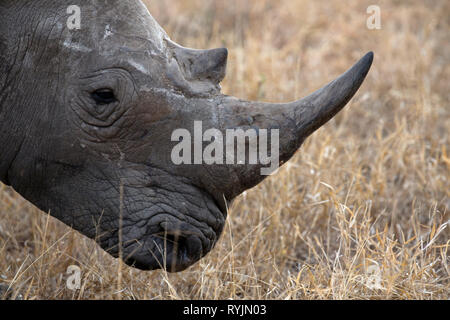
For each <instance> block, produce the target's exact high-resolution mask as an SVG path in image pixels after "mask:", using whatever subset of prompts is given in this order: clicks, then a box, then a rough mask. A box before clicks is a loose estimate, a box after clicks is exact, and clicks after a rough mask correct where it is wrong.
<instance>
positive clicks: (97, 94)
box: [91, 89, 117, 105]
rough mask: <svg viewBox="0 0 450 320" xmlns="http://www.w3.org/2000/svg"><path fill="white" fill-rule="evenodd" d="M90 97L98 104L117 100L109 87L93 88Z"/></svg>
mask: <svg viewBox="0 0 450 320" xmlns="http://www.w3.org/2000/svg"><path fill="white" fill-rule="evenodd" d="M91 97H92V99H94V101H95V102H96V103H97V104H99V105H104V104H110V103H113V102H116V101H117V99H116V96H115V95H114V91H112V90H111V89H99V90H95V91H94V92H92V93H91Z"/></svg>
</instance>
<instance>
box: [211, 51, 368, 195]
mask: <svg viewBox="0 0 450 320" xmlns="http://www.w3.org/2000/svg"><path fill="white" fill-rule="evenodd" d="M372 61H373V53H372V52H369V53H367V54H366V55H365V56H364V57H363V58H362V59H361V60H360V61H358V62H357V63H356V64H355V65H354V66H353V67H352V68H350V69H349V70H348V71H347V72H345V73H344V74H342V75H341V76H340V77H339V78H337V79H336V80H334V81H332V82H330V83H329V84H328V85H326V86H325V87H323V88H321V89H319V90H317V91H316V92H314V93H312V94H311V95H309V96H307V97H306V98H303V99H301V100H298V101H296V102H292V103H287V104H272V103H260V102H249V101H243V100H238V99H235V98H232V97H226V98H224V100H223V101H222V103H221V104H220V107H219V108H220V114H221V116H222V129H223V131H225V130H226V129H236V128H243V129H246V128H256V129H258V130H259V129H279V160H280V163H281V164H282V163H284V162H286V161H287V160H289V159H290V158H291V157H292V156H293V155H294V153H295V152H296V151H297V149H298V148H299V147H300V146H301V144H302V143H303V142H304V141H305V139H306V138H307V137H308V136H309V135H311V134H312V133H313V132H314V131H315V130H317V129H318V128H320V127H321V126H322V125H324V124H325V123H326V122H328V121H329V120H330V119H331V118H333V117H334V116H335V115H336V114H337V113H338V112H339V111H340V110H341V109H342V108H343V107H344V106H345V105H346V104H347V103H348V102H349V100H350V99H351V98H352V97H353V95H354V94H355V93H356V91H357V90H358V89H359V87H360V86H361V84H362V82H363V81H364V79H365V77H366V75H367V73H368V72H369V69H370V67H371V65H372ZM269 150H270V147H269ZM262 167H264V165H261V164H258V165H231V168H230V166H229V169H232V171H233V175H234V176H235V178H237V179H236V180H239V183H238V185H239V186H238V187H237V186H236V185H233V187H232V188H228V189H227V190H226V191H227V192H225V194H226V195H227V198H228V199H230V198H234V197H235V196H236V195H237V194H239V193H241V192H242V191H244V190H246V189H248V188H250V187H253V186H255V185H256V184H258V183H259V182H260V181H262V180H263V179H264V178H265V176H263V175H261V171H260V169H261V168H262ZM227 193H228V194H227Z"/></svg>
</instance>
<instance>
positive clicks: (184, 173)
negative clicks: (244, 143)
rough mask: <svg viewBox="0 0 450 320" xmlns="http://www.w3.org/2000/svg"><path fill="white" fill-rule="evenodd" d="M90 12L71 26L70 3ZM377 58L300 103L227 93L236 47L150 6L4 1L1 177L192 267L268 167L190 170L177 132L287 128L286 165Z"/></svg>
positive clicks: (138, 263) (137, 247)
mask: <svg viewBox="0 0 450 320" xmlns="http://www.w3.org/2000/svg"><path fill="white" fill-rule="evenodd" d="M74 4H75V5H78V6H79V7H80V8H81V13H82V23H81V30H69V29H68V28H67V25H66V22H67V19H68V17H69V15H68V14H67V11H66V10H67V7H68V6H69V5H74ZM372 59H373V55H372V53H369V54H367V55H366V56H365V57H364V58H362V59H361V60H360V61H359V62H358V63H357V64H356V65H355V66H354V67H353V68H351V69H350V70H349V71H347V72H346V73H345V74H343V75H342V76H341V77H339V78H338V79H336V80H335V81H333V82H331V83H330V84H328V85H327V86H325V87H324V88H322V89H320V90H318V91H316V92H315V93H313V94H312V95H310V96H308V97H306V98H304V99H302V100H299V101H297V102H293V103H289V104H268V103H258V102H248V101H242V100H238V99H236V98H233V97H228V96H224V95H222V94H221V93H220V86H219V83H220V81H221V80H222V79H223V78H224V76H225V70H226V63H227V50H226V49H214V50H192V49H186V48H183V47H181V46H179V45H177V44H176V43H174V42H172V41H171V40H170V39H169V37H168V35H167V34H166V33H165V32H164V31H163V30H162V28H161V27H160V26H159V25H158V24H157V22H156V21H155V20H154V19H153V18H152V16H151V15H150V14H149V12H148V11H147V9H146V7H145V6H144V4H143V3H142V2H141V1H139V0H127V1H125V0H108V1H106V0H89V1H87V0H75V1H72V0H70V1H65V0H59V1H56V0H54V1H50V0H42V1H26V0H14V1H12V0H0V133H1V135H0V146H1V148H2V150H1V154H0V179H1V181H3V182H4V183H6V184H8V185H11V186H12V187H13V188H14V189H15V190H17V191H18V192H19V193H20V194H21V195H23V196H24V197H25V198H26V199H28V200H29V201H31V202H32V203H33V204H35V205H36V206H37V207H38V208H40V209H41V210H43V211H46V212H50V213H51V215H53V216H54V217H56V218H58V219H59V220H61V221H63V222H64V223H66V224H67V225H69V226H71V227H73V228H75V229H76V230H78V231H80V232H81V233H83V234H84V235H86V236H88V237H90V238H92V239H95V240H96V241H97V242H98V243H99V244H100V245H101V247H102V248H103V249H105V250H106V251H107V252H109V253H110V254H111V255H113V256H114V257H118V256H120V257H122V258H123V259H124V261H125V262H126V263H128V264H129V265H133V266H135V267H137V268H140V269H146V270H152V269H158V268H165V269H166V270H168V271H181V270H184V269H186V268H187V267H189V266H190V265H192V264H193V263H195V262H196V261H198V260H199V259H200V258H202V257H203V256H205V255H206V254H207V253H208V252H209V251H210V250H211V249H212V248H213V247H214V245H215V243H216V242H217V240H218V238H219V236H220V234H221V232H222V229H223V227H224V223H225V219H226V214H227V212H226V208H227V205H229V204H230V202H231V201H232V200H233V198H235V197H236V196H237V195H239V194H240V193H242V192H243V191H244V190H246V189H248V188H251V187H253V186H255V185H256V184H258V183H259V182H261V181H262V180H263V179H264V178H265V176H261V175H260V168H261V165H179V166H176V165H174V164H173V163H172V161H171V159H170V154H171V150H172V148H173V147H174V146H175V145H176V144H177V142H171V134H172V132H173V131H174V130H175V129H177V128H186V129H188V130H191V132H192V130H193V124H194V121H199V120H201V121H203V128H204V130H206V129H209V128H217V129H219V130H221V131H222V132H225V130H226V129H230V128H242V129H244V130H246V129H248V128H257V129H258V128H259V129H279V130H280V162H281V163H284V162H286V161H287V160H289V158H290V157H291V156H292V155H293V154H294V153H295V151H296V150H297V149H298V148H299V147H300V146H301V144H302V143H303V141H304V140H305V139H306V138H307V137H308V136H309V135H310V134H311V133H313V132H314V131H315V130H316V129H318V128H319V127H320V126H322V125H323V124H324V123H326V122H327V121H328V120H330V119H331V118H332V117H333V116H334V115H335V114H336V113H338V112H339V111H340V110H341V109H342V108H343V107H344V106H345V105H346V103H347V102H348V101H349V100H350V99H351V97H352V96H353V95H354V94H355V93H356V91H357V90H358V88H359V86H360V85H361V83H362V82H363V80H364V78H365V76H366V74H367V73H368V71H369V68H370V66H371V63H372Z"/></svg>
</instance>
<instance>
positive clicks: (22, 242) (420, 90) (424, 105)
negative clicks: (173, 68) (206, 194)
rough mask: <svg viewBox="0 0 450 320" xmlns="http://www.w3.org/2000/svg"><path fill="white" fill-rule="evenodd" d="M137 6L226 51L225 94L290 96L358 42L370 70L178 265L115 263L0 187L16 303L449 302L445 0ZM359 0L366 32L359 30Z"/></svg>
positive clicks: (344, 59)
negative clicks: (371, 22) (211, 245)
mask: <svg viewBox="0 0 450 320" xmlns="http://www.w3.org/2000/svg"><path fill="white" fill-rule="evenodd" d="M147 2H148V3H149V7H150V10H151V12H152V13H153V15H154V16H155V18H156V19H157V20H158V21H159V22H160V23H161V24H162V25H163V27H164V28H165V29H166V30H167V31H168V33H169V34H170V35H171V36H172V38H173V39H174V40H176V41H178V42H180V43H182V44H183V45H185V46H191V47H198V48H205V47H207V48H212V47H218V46H226V47H228V48H229V49H230V54H231V56H230V61H229V69H228V76H227V78H226V80H225V82H224V85H223V87H224V91H225V92H226V93H227V94H232V95H236V96H239V97H241V98H249V99H258V100H266V101H289V100H293V99H296V98H299V97H301V96H304V95H306V94H308V93H310V92H311V91H313V90H314V89H317V88H318V87H320V86H321V85H322V84H324V83H325V82H327V81H329V80H331V79H333V78H334V77H335V76H337V75H338V74H340V73H341V72H343V71H344V70H345V69H346V68H347V67H349V66H350V65H352V63H353V62H355V61H356V60H357V59H358V58H359V57H361V56H362V55H363V54H364V53H365V52H367V51H369V50H373V51H374V52H375V62H374V66H373V69H372V70H371V72H370V74H369V77H368V79H367V81H366V82H365V84H364V86H363V87H362V88H361V90H360V92H359V93H358V94H357V96H356V97H355V98H354V99H353V100H352V102H351V103H350V105H349V106H348V107H347V108H346V110H345V111H344V112H342V113H341V114H340V115H339V116H338V117H337V118H336V119H335V120H333V121H332V122H330V123H329V124H327V125H326V126H325V127H324V128H322V129H321V130H319V131H318V132H317V133H315V134H314V135H313V136H312V137H311V138H310V139H308V140H307V142H306V143H305V145H304V146H303V148H302V149H301V151H300V152H298V153H297V155H296V156H295V158H294V159H293V160H292V161H291V162H289V163H288V164H287V165H286V166H284V167H283V168H282V169H281V170H280V172H279V173H278V174H277V175H276V176H274V177H271V178H269V179H267V180H266V181H265V182H264V183H262V184H261V185H259V186H258V187H256V188H254V189H252V190H250V191H248V192H246V193H245V194H244V195H242V196H240V197H239V198H238V199H237V200H236V201H235V203H234V205H233V207H232V208H231V209H230V214H229V218H228V223H227V226H226V230H225V232H224V234H223V235H222V238H221V240H220V242H219V243H218V244H217V247H216V248H215V249H214V250H213V251H212V252H211V253H210V254H209V255H208V256H207V257H206V258H204V259H203V260H201V262H200V263H198V264H196V265H195V266H193V267H191V268H190V269H188V270H187V271H185V272H183V273H179V274H167V273H165V272H163V271H155V272H140V271H138V270H134V269H132V268H128V267H125V266H122V265H121V264H119V262H118V261H117V260H115V259H113V258H111V257H110V256H109V255H107V254H106V253H104V252H103V251H102V250H101V249H99V247H97V245H95V244H94V242H93V241H91V240H88V239H86V238H84V237H83V236H81V235H80V234H78V233H76V232H74V231H72V230H70V229H69V228H68V227H66V226H64V225H63V224H62V223H60V222H58V221H56V220H55V219H53V218H50V217H48V216H47V215H45V214H43V213H41V212H38V210H36V209H35V208H33V207H32V206H31V205H30V204H28V203H27V202H26V201H24V200H23V199H22V198H21V197H20V196H18V195H17V194H15V193H14V192H13V191H12V190H10V189H8V188H6V187H4V186H3V187H1V191H0V212H1V215H0V283H1V282H3V283H4V284H6V285H7V286H11V287H13V288H14V290H15V291H14V294H13V295H17V293H18V292H20V294H21V295H22V296H23V297H24V298H25V299H105V298H107V299H109V298H118V299H134V298H137V299H228V298H232V299H448V298H449V288H450V278H449V276H450V269H449V255H448V251H449V246H450V241H449V239H450V237H449V235H450V226H449V207H450V197H449V195H450V183H449V172H450V145H449V128H450V104H449V102H450V88H449V83H450V64H449V58H450V49H449V44H450V41H449V40H450V39H449V38H450V36H449V35H450V34H449V30H450V29H449V25H450V21H449V17H450V5H449V2H448V1H445V0H442V1H437V0H436V1H422V0H416V1H400V0H398V1H337V0H336V1H303V0H278V1H272V0H252V1H250V0H248V1H244V0H217V1H215V0H170V1H166V0H158V1H156V0H155V1H147ZM374 2H375V3H376V4H378V5H380V7H381V10H382V29H381V30H378V31H375V30H368V29H367V28H366V27H365V23H366V18H367V14H366V8H367V7H368V5H370V4H373V3H374ZM73 264H75V265H79V266H80V267H81V269H82V272H83V281H82V288H81V290H79V291H76V292H72V291H70V290H68V289H66V285H65V281H66V278H67V275H66V274H65V272H66V269H67V267H68V266H69V265H73ZM119 272H120V275H119ZM374 274H375V275H376V274H378V275H379V282H377V281H374V280H375V279H376V278H374Z"/></svg>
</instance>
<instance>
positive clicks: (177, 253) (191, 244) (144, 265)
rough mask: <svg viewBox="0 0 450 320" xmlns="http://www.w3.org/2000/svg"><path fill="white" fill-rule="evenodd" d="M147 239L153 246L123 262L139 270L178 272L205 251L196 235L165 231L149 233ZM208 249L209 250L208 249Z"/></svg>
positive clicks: (199, 257) (195, 260) (200, 256)
mask: <svg viewBox="0 0 450 320" xmlns="http://www.w3.org/2000/svg"><path fill="white" fill-rule="evenodd" d="M149 241H150V242H151V243H152V244H153V248H151V249H150V248H145V250H143V251H141V252H140V253H139V254H137V255H132V256H131V257H129V258H127V259H125V262H126V263H127V264H128V265H130V266H133V267H135V268H138V269H141V270H156V269H165V270H166V271H168V272H179V271H183V270H185V269H186V268H188V267H190V266H191V265H192V264H194V263H195V262H197V261H198V260H200V259H201V258H202V257H203V256H204V254H205V252H204V249H205V248H204V247H203V245H202V241H201V240H200V237H199V236H196V235H191V236H187V235H181V234H178V233H175V232H174V233H165V234H164V236H163V235H161V234H154V235H151V236H150V238H149ZM208 251H209V250H208Z"/></svg>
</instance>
